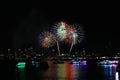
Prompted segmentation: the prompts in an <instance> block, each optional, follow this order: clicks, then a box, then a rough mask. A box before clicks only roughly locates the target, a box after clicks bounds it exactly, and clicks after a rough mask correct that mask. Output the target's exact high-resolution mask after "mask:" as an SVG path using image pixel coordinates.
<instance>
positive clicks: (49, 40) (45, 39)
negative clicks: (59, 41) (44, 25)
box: [40, 32, 56, 48]
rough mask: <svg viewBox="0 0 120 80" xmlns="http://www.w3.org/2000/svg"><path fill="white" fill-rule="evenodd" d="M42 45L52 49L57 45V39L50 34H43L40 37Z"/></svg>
mask: <svg viewBox="0 0 120 80" xmlns="http://www.w3.org/2000/svg"><path fill="white" fill-rule="evenodd" d="M40 43H41V45H42V47H46V48H49V47H52V46H54V45H55V44H56V37H55V36H54V35H53V34H52V33H50V32H43V33H42V34H41V36H40Z"/></svg>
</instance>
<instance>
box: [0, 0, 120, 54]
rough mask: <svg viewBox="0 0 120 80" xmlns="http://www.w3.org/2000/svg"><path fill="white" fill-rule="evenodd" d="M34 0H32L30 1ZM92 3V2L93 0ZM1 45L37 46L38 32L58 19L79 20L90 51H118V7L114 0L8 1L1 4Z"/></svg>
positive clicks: (10, 46) (5, 46)
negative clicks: (95, 0) (98, 0)
mask: <svg viewBox="0 0 120 80" xmlns="http://www.w3.org/2000/svg"><path fill="white" fill-rule="evenodd" d="M31 3H32V2H31ZM91 3H92V2H91ZM1 13H2V14H1V25H0V26H1V29H0V37H1V38H0V48H1V49H7V48H13V49H14V48H26V47H30V46H33V47H35V48H38V46H39V45H38V39H37V37H38V35H39V34H40V33H41V32H43V31H49V30H50V28H51V25H53V24H54V23H55V22H58V21H66V22H69V23H79V24H80V25H82V27H83V28H84V31H85V40H84V42H83V43H82V44H79V45H77V47H80V46H82V47H85V48H86V49H88V50H89V51H93V52H95V51H96V52H104V51H110V50H112V51H119V50H120V49H119V45H120V42H119V41H120V38H119V34H120V31H119V24H118V20H119V15H118V14H119V9H118V6H117V5H115V4H114V5H113V4H112V3H96V4H94V3H92V4H90V3H81V2H71V3H68V2H62V1H61V2H55V3H49V2H48V3H38V4H28V3H26V4H23V3H22V4H14V3H11V4H5V5H4V6H2V8H1Z"/></svg>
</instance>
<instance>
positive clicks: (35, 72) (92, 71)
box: [1, 61, 120, 80]
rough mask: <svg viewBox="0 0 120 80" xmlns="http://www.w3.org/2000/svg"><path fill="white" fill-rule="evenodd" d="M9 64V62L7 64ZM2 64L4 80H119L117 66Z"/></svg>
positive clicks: (66, 63)
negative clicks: (19, 65) (18, 65)
mask: <svg viewBox="0 0 120 80" xmlns="http://www.w3.org/2000/svg"><path fill="white" fill-rule="evenodd" d="M6 63H7V62H6ZM6 63H5V62H4V64H2V63H1V64H2V66H1V73H2V77H3V80H5V79H6V78H8V79H9V80H93V79H94V80H119V79H118V78H119V74H120V73H119V71H118V72H116V70H117V65H116V64H111V65H99V66H98V65H95V64H89V65H88V64H78V63H73V64H71V63H70V61H65V62H64V63H59V64H54V63H53V61H48V66H49V67H48V68H45V69H39V68H30V69H26V68H18V69H17V70H16V67H14V66H12V64H6Z"/></svg>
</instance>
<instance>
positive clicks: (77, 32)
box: [65, 24, 84, 45]
mask: <svg viewBox="0 0 120 80" xmlns="http://www.w3.org/2000/svg"><path fill="white" fill-rule="evenodd" d="M83 39H84V32H83V30H82V28H81V27H80V26H79V25H77V24H74V25H71V26H69V27H68V29H67V36H66V40H65V41H66V42H67V43H70V44H73V45H75V44H76V43H80V42H81V41H82V40H83Z"/></svg>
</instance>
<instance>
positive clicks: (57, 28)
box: [53, 22, 69, 41]
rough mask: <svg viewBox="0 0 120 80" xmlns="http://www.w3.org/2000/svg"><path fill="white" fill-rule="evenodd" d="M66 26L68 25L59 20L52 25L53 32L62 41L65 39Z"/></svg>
mask: <svg viewBox="0 0 120 80" xmlns="http://www.w3.org/2000/svg"><path fill="white" fill-rule="evenodd" d="M68 26H69V25H68V24H67V23H65V22H59V23H57V24H55V25H54V26H53V28H54V33H55V35H56V37H57V39H58V40H59V41H63V40H65V39H66V34H67V27H68Z"/></svg>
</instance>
